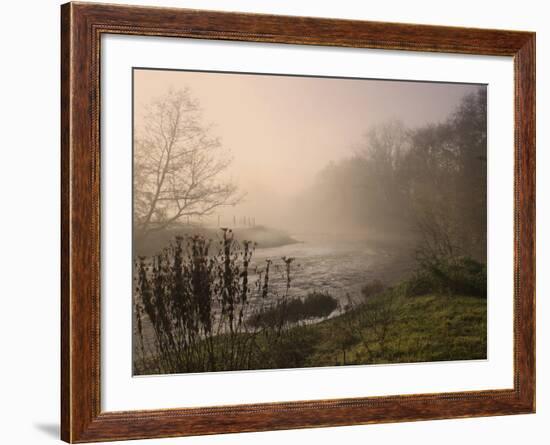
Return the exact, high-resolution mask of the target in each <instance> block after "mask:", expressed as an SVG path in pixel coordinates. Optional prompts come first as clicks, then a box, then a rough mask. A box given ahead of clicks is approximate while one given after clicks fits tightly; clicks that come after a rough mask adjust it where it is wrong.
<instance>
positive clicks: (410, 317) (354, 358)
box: [138, 290, 487, 374]
mask: <svg viewBox="0 0 550 445" xmlns="http://www.w3.org/2000/svg"><path fill="white" fill-rule="evenodd" d="M390 298H392V300H391V310H390V311H389V313H391V321H390V322H388V331H387V335H386V340H385V341H384V344H383V345H382V344H381V343H380V341H379V338H378V337H377V335H376V333H375V332H376V331H375V329H376V328H373V327H371V326H368V323H366V324H365V325H361V323H357V321H356V320H358V319H359V320H363V319H367V320H368V317H369V313H372V311H376V310H377V309H380V308H385V307H386V308H387V307H389V306H388V304H389V303H388V302H389V301H390V300H389V299H390ZM354 320H355V321H354ZM354 323H356V325H357V326H359V328H358V329H357V330H355V332H350V326H353V325H354ZM377 328H379V326H377ZM218 341H223V339H222V338H221V337H220V338H218ZM256 342H257V343H256V344H257V347H258V349H259V351H260V353H259V354H258V356H257V359H256V360H255V361H254V363H251V364H250V365H251V366H250V368H247V369H274V368H275V369H276V368H279V369H280V368H297V367H323V366H340V365H364V364H383V363H414V362H431V361H449V360H474V359H485V358H486V357H487V300H485V299H481V298H478V297H471V296H448V295H437V294H429V295H421V296H406V295H405V294H402V293H401V292H399V291H398V290H388V291H385V292H383V293H382V294H379V295H376V296H371V297H369V298H368V300H367V303H366V304H364V305H362V306H359V307H357V308H356V309H353V310H351V311H349V312H347V313H345V314H343V315H340V316H337V317H334V318H332V319H329V320H325V321H322V322H320V323H317V324H312V325H299V326H295V327H293V328H291V329H289V330H288V331H287V332H286V333H285V335H284V336H283V337H282V339H281V341H280V342H277V343H275V344H269V343H268V342H266V341H265V340H264V339H263V338H262V337H261V336H259V337H258V338H257V339H256ZM365 342H366V344H365ZM219 370H222V369H219ZM223 370H229V369H223ZM232 370H235V369H232ZM138 373H140V374H142V373H145V374H147V373H149V372H147V371H145V372H143V370H141V372H138ZM153 373H154V372H153Z"/></svg>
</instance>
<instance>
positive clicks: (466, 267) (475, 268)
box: [406, 257, 487, 298]
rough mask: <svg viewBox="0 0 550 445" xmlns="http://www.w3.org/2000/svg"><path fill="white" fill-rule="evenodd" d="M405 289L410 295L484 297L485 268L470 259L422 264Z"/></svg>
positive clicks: (485, 296)
mask: <svg viewBox="0 0 550 445" xmlns="http://www.w3.org/2000/svg"><path fill="white" fill-rule="evenodd" d="M406 287H407V294H408V295H412V296H418V295H425V294H428V293H431V292H435V293H443V294H450V295H457V294H460V295H471V296H475V297H480V298H487V268H486V266H485V265H484V264H482V263H479V262H477V261H475V260H473V259H472V258H469V257H458V258H452V259H451V258H448V259H433V260H431V261H423V262H422V263H421V264H420V267H419V269H418V270H417V271H416V273H415V274H414V276H413V277H412V278H410V279H409V280H408V281H407V286H406Z"/></svg>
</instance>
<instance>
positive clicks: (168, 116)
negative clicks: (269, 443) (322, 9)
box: [61, 3, 535, 443]
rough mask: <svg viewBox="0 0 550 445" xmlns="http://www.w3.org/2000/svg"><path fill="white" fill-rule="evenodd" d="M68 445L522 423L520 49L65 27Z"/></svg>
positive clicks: (194, 19)
mask: <svg viewBox="0 0 550 445" xmlns="http://www.w3.org/2000/svg"><path fill="white" fill-rule="evenodd" d="M61 18H62V20H61V32H62V45H61V63H62V66H61V68H62V79H61V80H62V82H61V84H62V88H61V103H62V107H61V110H62V111H61V114H62V115H61V123H62V128H61V145H62V160H61V162H62V178H61V185H62V187H61V189H62V228H61V230H62V245H61V253H62V255H61V256H62V265H61V266H62V267H61V269H62V276H61V284H62V286H61V288H62V295H61V297H62V298H61V300H62V301H61V313H62V317H61V320H62V341H61V347H62V376H61V399H62V410H61V411H62V412H61V418H62V421H61V435H62V439H63V440H65V441H67V442H71V443H73V442H94V441H106V440H124V439H139V438H154V437H175V436H185V435H200V434H216V433H229V432H245V431H263V430H277V429H289V428H307V427H320V426H339V425H354V424H367V423H378V422H401V421H412V420H425V419H441V418H457V417H474V416H492V415H509V414H522V413H523V414H526V413H533V412H534V411H535V290H534V289H535V34H534V33H530V32H518V31H503V30H489V29H467V28H451V27H439V26H426V25H410V24H395V23H380V22H362V21H349V20H335V19H321V18H306V17H288V16H269V15H255V14H241V13H222V12H213V11H198V10H186V9H172V8H147V7H137V6H136V7H134V6H116V5H106V4H101V5H100V4H91V3H86V4H81V3H67V4H65V5H63V6H62V8H61Z"/></svg>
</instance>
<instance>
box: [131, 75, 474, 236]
mask: <svg viewBox="0 0 550 445" xmlns="http://www.w3.org/2000/svg"><path fill="white" fill-rule="evenodd" d="M185 88H188V89H189V91H190V93H191V95H192V96H193V97H194V98H195V99H196V100H197V102H198V104H199V105H200V108H201V110H202V119H203V121H204V122H205V123H207V124H208V125H209V126H210V128H209V130H208V131H209V133H211V134H212V135H213V136H216V137H219V138H220V142H221V144H222V147H223V149H224V150H225V152H226V154H230V156H231V163H230V164H229V166H228V168H227V169H225V170H224V171H223V173H221V175H222V176H223V177H224V178H225V179H227V180H230V181H232V182H233V183H234V184H235V185H236V186H237V187H238V190H239V193H240V199H239V201H238V203H236V204H235V205H228V206H219V207H217V208H216V209H215V210H214V211H212V212H211V213H210V215H209V216H203V217H201V218H200V222H201V223H202V224H207V225H212V226H215V225H220V226H232V225H236V226H239V225H252V224H256V225H265V226H268V227H273V228H277V229H284V230H287V231H289V232H291V233H296V232H298V233H303V232H309V233H314V232H319V233H339V234H343V233H370V234H371V235H372V234H378V236H383V234H382V233H381V230H380V228H384V227H385V226H388V227H390V226H391V229H392V231H393V233H397V232H399V231H403V230H404V231H405V232H406V228H403V227H401V226H400V225H399V224H398V223H399V221H398V223H397V224H394V222H395V221H389V219H395V218H397V219H399V218H401V219H402V216H400V215H399V214H395V215H393V214H392V211H390V210H388V211H387V212H386V209H385V208H384V209H382V210H381V209H380V203H378V204H377V206H378V207H377V208H376V209H374V207H373V206H370V207H369V208H368V209H367V208H366V207H368V206H367V205H365V206H363V205H362V202H364V200H366V199H367V197H366V195H365V198H363V197H362V194H363V193H364V191H365V190H366V189H368V191H369V193H371V192H372V191H373V190H372V188H373V187H374V185H372V184H370V183H369V182H368V181H367V182H366V183H364V182H363V180H364V177H365V175H368V173H367V172H368V171H372V166H371V167H368V166H365V168H364V169H362V170H360V171H359V170H357V168H358V165H359V164H361V163H364V162H366V161H367V160H368V159H370V161H371V162H370V164H372V165H375V164H374V162H378V164H376V165H378V167H380V168H376V169H374V170H373V171H374V173H373V174H375V173H376V172H378V173H381V172H383V168H385V166H384V165H383V160H382V158H380V159H375V158H376V156H373V155H372V153H373V147H372V145H373V144H374V145H376V144H378V146H377V147H374V149H375V151H376V150H378V152H380V151H382V152H384V150H385V151H386V152H387V153H389V157H390V158H391V159H390V160H389V162H390V163H391V164H392V165H393V167H396V165H394V164H396V163H397V162H405V163H406V162H408V161H404V159H403V158H402V154H403V153H402V152H405V151H408V150H410V146H411V144H412V141H413V139H415V138H417V136H416V133H414V132H415V131H417V130H418V129H425V128H435V127H437V126H438V125H440V126H442V125H444V124H445V122H447V121H448V120H449V119H450V118H451V117H452V115H453V113H454V112H455V111H456V109H457V107H459V105H460V104H461V101H463V100H464V98H465V97H467V96H468V95H472V94H475V93H476V92H478V91H479V90H480V86H478V85H471V84H448V83H428V82H411V81H386V80H365V79H335V78H312V77H294V76H275V75H246V74H232V73H204V72H185V71H166V70H143V69H137V70H134V101H135V102H134V103H135V106H134V109H135V129H136V133H139V129H140V128H141V127H142V126H143V125H144V124H145V122H146V120H147V118H146V113H147V110H148V104H149V103H150V102H151V101H153V100H154V99H155V98H158V97H160V96H163V95H166V94H168V93H169V91H177V90H182V89H185ZM481 89H483V90H484V88H481ZM369 132H370V133H369ZM377 134H378V136H377ZM377 138H378V139H377ZM388 138H389V139H388ZM390 139H391V140H390ZM392 150H393V151H400V152H401V154H400V153H397V152H395V153H394V152H392ZM378 154H380V153H378ZM400 156H401V157H400ZM370 164H369V165H370ZM386 167H387V166H386ZM369 168H371V170H369ZM393 171H394V170H393V169H392V172H393ZM399 171H400V172H402V171H403V168H401V169H400V170H399ZM386 174H388V175H389V174H390V173H388V172H386ZM391 174H392V175H393V174H394V173H391ZM400 174H402V173H400ZM369 184H370V185H369ZM382 184H385V185H382ZM394 185H395V184H394ZM376 187H384V188H385V189H386V188H389V187H392V185H391V184H389V183H388V184H386V183H385V182H384V181H383V180H380V181H378V183H377V185H376ZM377 194H378V198H380V196H382V198H383V202H382V205H384V203H386V204H388V207H392V206H394V205H396V202H395V196H393V195H391V194H387V195H386V190H378V191H377ZM369 199H370V198H369ZM362 207H365V208H364V209H362ZM369 212H376V213H377V214H378V215H381V214H384V213H387V215H386V218H387V219H388V220H384V221H382V222H381V221H379V220H376V219H375V218H372V217H369V216H368V215H366V214H365V213H369ZM380 218H382V216H380ZM191 219H193V216H191ZM382 232H383V230H382Z"/></svg>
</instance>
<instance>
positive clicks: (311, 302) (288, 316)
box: [249, 292, 338, 327]
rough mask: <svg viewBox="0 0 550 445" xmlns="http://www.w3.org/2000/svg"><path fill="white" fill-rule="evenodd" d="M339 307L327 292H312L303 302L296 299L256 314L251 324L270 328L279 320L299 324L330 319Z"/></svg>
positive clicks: (251, 319) (250, 321)
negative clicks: (316, 319) (306, 321)
mask: <svg viewBox="0 0 550 445" xmlns="http://www.w3.org/2000/svg"><path fill="white" fill-rule="evenodd" d="M337 307H338V301H337V300H336V299H335V298H333V297H332V296H330V295H329V294H328V293H326V292H311V293H309V294H308V295H307V296H306V297H305V298H304V299H303V300H302V299H301V298H295V299H292V300H287V301H283V302H281V303H279V304H277V305H275V306H273V307H269V308H267V309H264V310H262V311H261V312H259V313H257V314H254V315H253V316H252V317H251V318H250V320H249V323H250V324H251V325H252V326H255V327H259V326H270V325H273V324H275V323H276V322H277V320H284V321H285V322H287V323H298V322H299V321H302V320H307V319H312V318H325V317H328V316H329V315H330V314H331V313H332V312H333V311H334V310H335V309H336V308H337Z"/></svg>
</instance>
